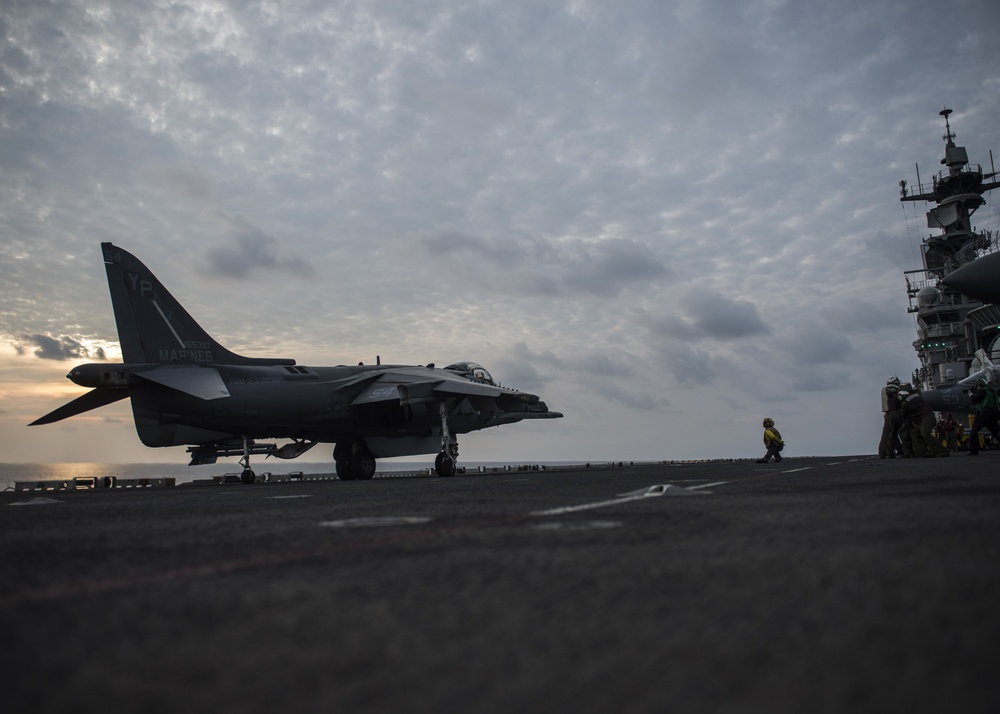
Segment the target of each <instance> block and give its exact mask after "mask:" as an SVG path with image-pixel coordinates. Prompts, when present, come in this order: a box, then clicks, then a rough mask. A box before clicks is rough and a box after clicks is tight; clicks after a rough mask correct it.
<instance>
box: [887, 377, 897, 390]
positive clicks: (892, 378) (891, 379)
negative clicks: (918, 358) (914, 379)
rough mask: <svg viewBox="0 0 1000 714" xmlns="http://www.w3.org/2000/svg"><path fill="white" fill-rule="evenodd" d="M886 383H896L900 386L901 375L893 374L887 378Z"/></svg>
mask: <svg viewBox="0 0 1000 714" xmlns="http://www.w3.org/2000/svg"><path fill="white" fill-rule="evenodd" d="M885 383H886V384H893V385H895V386H897V387H898V386H899V377H897V376H896V375H892V376H891V377H889V379H887V380H885Z"/></svg>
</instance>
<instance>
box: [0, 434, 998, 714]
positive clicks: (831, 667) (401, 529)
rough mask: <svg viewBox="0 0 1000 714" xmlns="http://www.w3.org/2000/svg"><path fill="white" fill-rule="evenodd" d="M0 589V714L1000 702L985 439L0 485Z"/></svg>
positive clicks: (992, 455)
mask: <svg viewBox="0 0 1000 714" xmlns="http://www.w3.org/2000/svg"><path fill="white" fill-rule="evenodd" d="M136 475H137V476H141V474H136ZM665 485H670V486H671V488H665V489H664V488H657V489H654V490H653V493H662V495H648V496H645V497H643V496H642V495H641V494H643V493H645V492H647V490H648V489H650V487H657V486H661V487H662V486H665ZM0 574H2V577H0V601H2V604H3V606H2V607H0V648H2V649H0V653H2V654H0V671H2V672H3V673H4V695H3V702H4V704H3V708H4V711H5V712H119V711H135V712H140V711H141V712H146V713H150V712H175V711H176V712H180V711H184V712H195V711H201V712H275V711H296V712H338V711H339V712H368V711H379V712H388V711H408V712H411V711H412V712H449V711H452V712H457V711H463V712H512V711H514V712H526V711H528V712H535V711H538V712H625V711H628V712H664V711H677V712H890V711H899V712H903V711H907V712H914V711H917V712H941V711H962V712H990V711H997V710H998V709H1000V673H998V669H997V664H996V662H997V661H998V656H1000V454H998V453H997V452H986V453H983V454H982V455H980V456H979V457H977V458H972V457H968V456H963V455H956V456H954V457H952V458H947V459H927V460H891V461H879V460H876V459H873V458H867V457H853V458H852V457H839V458H837V457H834V458H802V459H799V458H786V459H785V461H784V462H782V463H781V464H777V465H776V464H770V465H766V466H765V465H758V464H755V463H753V462H752V461H749V462H722V463H704V464H684V465H636V466H628V465H625V466H622V467H617V468H604V467H602V468H593V469H579V470H559V471H544V472H511V473H499V474H469V475H466V476H457V477H455V478H451V479H441V478H437V477H421V478H395V479H375V480H372V481H368V482H340V481H328V482H319V483H290V484H264V485H252V486H241V485H232V486H215V487H193V486H182V487H176V488H171V489H145V490H128V491H123V490H115V491H93V492H49V493H44V494H39V493H14V492H5V493H2V494H0Z"/></svg>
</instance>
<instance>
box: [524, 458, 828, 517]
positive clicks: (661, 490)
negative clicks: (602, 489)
mask: <svg viewBox="0 0 1000 714" xmlns="http://www.w3.org/2000/svg"><path fill="white" fill-rule="evenodd" d="M811 468H812V466H803V467H802V468H800V469H789V470H788V471H782V472H781V473H783V474H794V473H798V472H799V471H808V470H809V469H811ZM738 480H739V479H733V480H732V481H715V482H714V483H703V484H701V485H700V486H674V485H672V484H666V485H665V486H650V487H649V488H648V489H646V490H645V491H634V492H632V493H630V494H626V495H625V496H619V497H618V498H610V499H608V500H607V501H595V502H594V503H581V504H580V505H579V506H562V507H560V508H550V509H548V510H546V511H532V512H531V513H529V514H528V515H529V516H557V515H560V514H562V513H576V512H577V511H589V510H592V509H594V508H604V507H605V506H617V505H618V504H619V503H628V502H629V501H641V500H642V499H644V498H653V497H656V496H662V495H663V494H665V493H666V492H667V489H669V488H678V489H683V490H687V491H698V490H701V489H705V488H712V487H713V486H725V485H726V484H730V483H736V482H737V481H738Z"/></svg>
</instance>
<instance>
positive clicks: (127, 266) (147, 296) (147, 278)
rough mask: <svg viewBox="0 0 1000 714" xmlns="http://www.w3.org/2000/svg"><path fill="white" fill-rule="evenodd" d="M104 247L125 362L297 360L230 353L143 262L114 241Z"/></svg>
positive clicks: (275, 362)
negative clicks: (206, 330) (114, 243)
mask: <svg viewBox="0 0 1000 714" xmlns="http://www.w3.org/2000/svg"><path fill="white" fill-rule="evenodd" d="M101 249H102V250H103V253H104V267H105V268H106V269H107V273H108V287H109V289H110V290H111V304H112V306H113V308H114V312H115V322H116V323H117V325H118V339H119V341H120V342H121V348H122V357H123V360H124V362H126V363H130V362H131V363H136V362H141V363H147V364H148V363H181V364H250V365H278V364H287V365H292V364H295V360H292V359H269V358H254V357H243V356H242V355H238V354H235V353H233V352H230V351H229V350H227V349H226V348H225V347H223V346H222V345H220V344H219V343H218V342H216V341H215V339H213V338H212V336H211V335H209V334H208V333H207V332H205V330H204V329H203V328H202V327H201V325H199V324H198V323H197V322H196V321H195V319H194V318H193V317H191V315H190V314H188V312H187V310H185V309H184V307H183V306H182V305H181V304H180V303H179V302H177V300H176V299H175V298H174V296H173V295H171V294H170V291H169V290H167V289H166V288H165V287H164V286H163V284H162V283H160V281H159V280H158V279H157V278H156V276H155V275H153V273H152V271H151V270H150V269H149V268H147V267H146V266H145V265H143V263H142V261H140V260H139V259H138V258H136V257H135V256H134V255H132V254H131V253H129V252H128V251H127V250H124V249H122V248H119V247H117V246H115V245H113V244H111V243H102V244H101Z"/></svg>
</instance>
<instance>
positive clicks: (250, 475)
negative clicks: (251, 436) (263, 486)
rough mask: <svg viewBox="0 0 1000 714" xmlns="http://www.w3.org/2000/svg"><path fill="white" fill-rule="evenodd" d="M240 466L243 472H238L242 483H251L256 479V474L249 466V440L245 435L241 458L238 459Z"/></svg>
mask: <svg viewBox="0 0 1000 714" xmlns="http://www.w3.org/2000/svg"><path fill="white" fill-rule="evenodd" d="M240 466H242V467H243V473H242V474H240V481H242V482H243V483H253V482H254V481H256V480H257V474H255V473H254V472H253V469H252V468H250V441H249V440H248V439H247V438H246V437H245V436H244V437H243V458H242V459H240Z"/></svg>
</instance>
